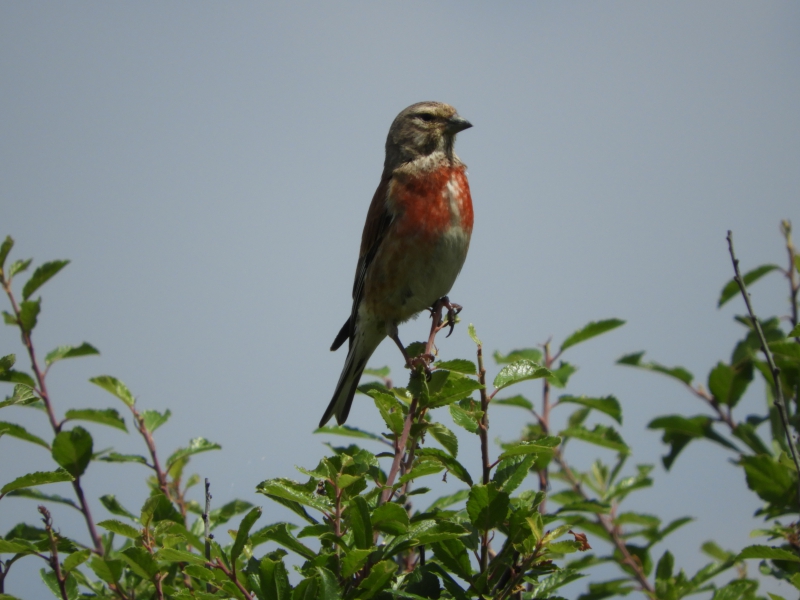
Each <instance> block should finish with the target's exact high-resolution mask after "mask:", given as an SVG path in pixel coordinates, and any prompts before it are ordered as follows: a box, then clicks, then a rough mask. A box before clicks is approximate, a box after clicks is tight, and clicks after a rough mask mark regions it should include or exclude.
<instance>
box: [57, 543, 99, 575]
mask: <svg viewBox="0 0 800 600" xmlns="http://www.w3.org/2000/svg"><path fill="white" fill-rule="evenodd" d="M91 555H92V551H91V550H89V549H88V548H86V549H84V550H78V551H77V552H73V553H72V554H70V555H69V556H67V558H65V559H64V564H62V565H61V570H62V571H66V572H69V571H72V570H73V569H75V568H77V567H79V566H81V565H82V564H83V563H85V562H86V561H87V560H89V557H90V556H91Z"/></svg>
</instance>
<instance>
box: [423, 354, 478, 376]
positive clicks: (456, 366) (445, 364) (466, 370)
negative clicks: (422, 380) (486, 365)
mask: <svg viewBox="0 0 800 600" xmlns="http://www.w3.org/2000/svg"><path fill="white" fill-rule="evenodd" d="M433 366H434V367H435V368H437V369H446V370H447V371H453V372H455V373H462V374H464V375H477V374H478V368H477V367H476V366H475V363H474V362H472V361H471V360H465V359H463V358H456V359H453V360H444V361H441V362H437V363H436V364H435V365H433Z"/></svg>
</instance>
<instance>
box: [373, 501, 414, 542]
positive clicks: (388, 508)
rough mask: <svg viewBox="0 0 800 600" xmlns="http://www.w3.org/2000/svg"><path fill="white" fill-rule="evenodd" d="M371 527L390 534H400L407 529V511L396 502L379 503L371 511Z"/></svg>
mask: <svg viewBox="0 0 800 600" xmlns="http://www.w3.org/2000/svg"><path fill="white" fill-rule="evenodd" d="M372 527H373V528H375V529H377V530H379V531H382V532H384V533H389V534H392V535H402V534H404V533H406V532H407V531H408V527H409V520H408V512H406V510H405V509H404V508H403V507H402V506H400V505H399V504H397V503H396V502H386V503H384V504H381V505H380V506H379V507H378V508H376V509H375V512H373V513H372Z"/></svg>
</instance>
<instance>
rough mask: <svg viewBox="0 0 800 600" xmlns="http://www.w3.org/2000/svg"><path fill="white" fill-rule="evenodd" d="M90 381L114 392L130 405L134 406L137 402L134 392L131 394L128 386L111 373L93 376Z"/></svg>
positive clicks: (111, 392)
mask: <svg viewBox="0 0 800 600" xmlns="http://www.w3.org/2000/svg"><path fill="white" fill-rule="evenodd" d="M89 381H90V382H91V383H93V384H95V385H99V386H100V387H101V388H103V389H104V390H105V391H107V392H109V393H110V394H113V395H114V396H116V397H117V398H119V399H120V400H122V401H123V402H124V403H125V404H127V405H128V406H133V405H134V404H135V403H136V400H135V399H134V397H133V394H131V391H130V390H129V389H128V387H127V386H126V385H125V384H124V383H122V382H121V381H120V380H119V379H117V378H116V377H111V375H100V376H98V377H92V378H91V379H90V380H89Z"/></svg>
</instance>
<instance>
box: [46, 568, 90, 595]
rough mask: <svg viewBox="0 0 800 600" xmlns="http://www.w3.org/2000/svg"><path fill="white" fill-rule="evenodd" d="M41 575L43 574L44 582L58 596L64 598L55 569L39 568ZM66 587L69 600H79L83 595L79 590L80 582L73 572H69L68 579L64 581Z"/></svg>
mask: <svg viewBox="0 0 800 600" xmlns="http://www.w3.org/2000/svg"><path fill="white" fill-rule="evenodd" d="M39 575H40V576H41V578H42V581H43V582H44V584H45V585H46V586H47V588H48V589H49V590H50V592H51V593H52V594H53V595H54V596H55V597H56V598H59V599H61V598H63V596H62V595H61V588H60V586H59V584H58V578H57V577H56V573H55V571H45V570H44V569H41V570H39ZM64 589H65V591H66V593H67V600H79V598H80V597H81V595H80V592H79V591H78V583H77V581H76V579H75V576H74V574H73V573H67V575H66V581H64Z"/></svg>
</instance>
